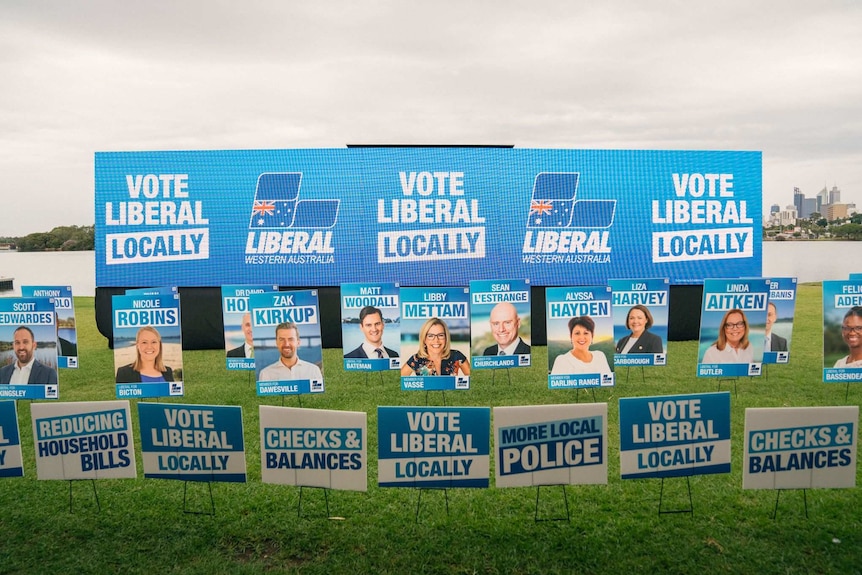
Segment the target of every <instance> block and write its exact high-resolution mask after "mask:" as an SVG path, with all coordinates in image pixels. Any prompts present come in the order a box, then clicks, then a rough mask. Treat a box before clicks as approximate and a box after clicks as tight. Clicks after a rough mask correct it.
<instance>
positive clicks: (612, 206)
mask: <svg viewBox="0 0 862 575" xmlns="http://www.w3.org/2000/svg"><path fill="white" fill-rule="evenodd" d="M579 181H580V174H579V173H577V172H542V173H540V174H537V175H536V180H535V182H534V183H533V194H532V196H531V198H530V207H529V212H528V215H527V222H526V228H527V231H526V233H525V235H524V247H523V250H522V251H523V253H524V263H563V262H565V263H607V262H609V261H610V253H611V248H610V247H609V246H608V237H609V235H610V231H609V230H608V228H610V227H611V225H613V223H614V211H615V210H616V203H617V202H616V200H583V199H582V200H579V199H576V198H577V193H578V183H579Z"/></svg>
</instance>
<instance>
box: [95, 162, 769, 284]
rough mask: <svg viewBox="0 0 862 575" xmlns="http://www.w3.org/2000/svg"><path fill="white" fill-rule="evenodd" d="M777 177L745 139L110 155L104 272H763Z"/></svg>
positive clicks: (225, 275)
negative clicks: (712, 144)
mask: <svg viewBox="0 0 862 575" xmlns="http://www.w3.org/2000/svg"><path fill="white" fill-rule="evenodd" d="M761 172H762V158H761V153H760V152H735V151H708V152H692V151H673V150H561V149H556V150H546V149H504V148H458V147H452V148H351V149H292V150H235V151H223V150H219V151H167V152H98V153H96V155H95V214H96V285H98V286H115V287H126V286H128V287H134V286H139V285H183V286H220V285H233V284H244V283H252V284H260V285H267V284H279V285H287V286H296V287H309V288H310V287H319V286H337V285H340V284H342V283H348V282H352V281H356V280H357V270H361V276H359V277H360V279H362V280H365V281H379V282H400V284H401V285H402V286H423V285H439V286H447V287H454V286H466V285H468V284H469V282H470V281H472V280H491V279H494V278H496V277H499V275H500V270H505V271H506V273H507V274H508V275H509V277H516V278H517V277H521V278H529V279H530V280H531V283H532V285H535V286H555V285H567V284H569V283H570V282H571V272H572V269H573V266H576V267H577V273H578V280H579V281H578V283H579V284H582V285H602V284H605V283H606V282H607V280H608V279H610V278H624V277H629V276H630V275H631V270H637V271H638V275H639V276H642V277H666V278H668V279H669V281H670V282H671V284H690V283H694V284H699V283H701V281H702V278H704V277H753V276H759V275H761V273H762V271H761V234H760V221H761V204H762V175H761ZM216 247H217V249H216Z"/></svg>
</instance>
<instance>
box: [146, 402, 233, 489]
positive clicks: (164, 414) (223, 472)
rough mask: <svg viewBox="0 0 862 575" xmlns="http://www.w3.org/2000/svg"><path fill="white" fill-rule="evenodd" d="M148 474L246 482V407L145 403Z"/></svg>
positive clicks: (175, 477)
mask: <svg viewBox="0 0 862 575" xmlns="http://www.w3.org/2000/svg"><path fill="white" fill-rule="evenodd" d="M138 418H139V420H140V429H141V455H142V458H143V461H144V477H152V478H155V479H179V480H182V481H226V482H234V483H245V478H246V472H245V443H244V441H243V435H242V408H241V407H239V406H219V405H182V404H178V403H172V404H161V403H139V404H138Z"/></svg>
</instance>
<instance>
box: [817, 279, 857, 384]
mask: <svg viewBox="0 0 862 575" xmlns="http://www.w3.org/2000/svg"><path fill="white" fill-rule="evenodd" d="M823 381H825V382H827V383H850V382H859V381H862V281H860V280H850V281H825V282H823Z"/></svg>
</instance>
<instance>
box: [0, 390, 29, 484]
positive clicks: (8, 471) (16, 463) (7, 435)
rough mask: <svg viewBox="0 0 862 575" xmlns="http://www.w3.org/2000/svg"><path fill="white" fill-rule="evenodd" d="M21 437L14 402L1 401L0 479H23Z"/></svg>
mask: <svg viewBox="0 0 862 575" xmlns="http://www.w3.org/2000/svg"><path fill="white" fill-rule="evenodd" d="M23 476H24V462H23V459H22V458H21V435H20V434H19V433H18V411H17V409H15V402H14V401H0V477H23Z"/></svg>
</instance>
